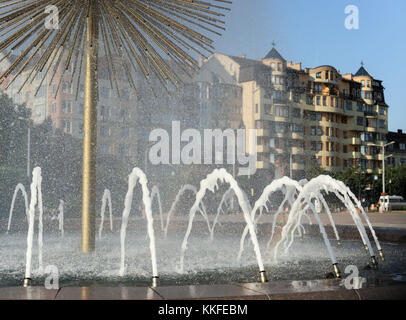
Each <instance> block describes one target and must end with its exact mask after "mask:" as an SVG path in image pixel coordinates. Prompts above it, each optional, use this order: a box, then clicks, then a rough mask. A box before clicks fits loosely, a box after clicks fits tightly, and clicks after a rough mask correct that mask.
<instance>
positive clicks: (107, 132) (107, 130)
mask: <svg viewBox="0 0 406 320" xmlns="http://www.w3.org/2000/svg"><path fill="white" fill-rule="evenodd" d="M100 135H101V136H102V137H109V136H110V128H109V127H108V126H101V127H100Z"/></svg>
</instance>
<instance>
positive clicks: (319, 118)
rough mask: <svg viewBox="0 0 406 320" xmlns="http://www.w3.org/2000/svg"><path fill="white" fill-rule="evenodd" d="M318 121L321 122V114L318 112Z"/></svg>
mask: <svg viewBox="0 0 406 320" xmlns="http://www.w3.org/2000/svg"><path fill="white" fill-rule="evenodd" d="M317 120H318V121H321V112H317Z"/></svg>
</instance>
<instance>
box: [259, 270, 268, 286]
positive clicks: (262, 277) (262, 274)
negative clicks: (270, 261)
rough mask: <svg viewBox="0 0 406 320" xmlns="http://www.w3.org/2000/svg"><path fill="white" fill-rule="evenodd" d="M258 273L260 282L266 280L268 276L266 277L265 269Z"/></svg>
mask: <svg viewBox="0 0 406 320" xmlns="http://www.w3.org/2000/svg"><path fill="white" fill-rule="evenodd" d="M259 274H260V277H261V282H262V283H266V282H268V278H267V277H266V271H265V270H263V271H261V272H260V273H259Z"/></svg>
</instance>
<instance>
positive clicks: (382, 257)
mask: <svg viewBox="0 0 406 320" xmlns="http://www.w3.org/2000/svg"><path fill="white" fill-rule="evenodd" d="M378 252H379V256H380V257H381V260H382V261H385V256H384V255H383V251H382V249H381V250H378Z"/></svg>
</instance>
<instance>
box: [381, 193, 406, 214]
mask: <svg viewBox="0 0 406 320" xmlns="http://www.w3.org/2000/svg"><path fill="white" fill-rule="evenodd" d="M396 207H406V202H405V199H403V197H401V196H389V195H386V196H381V197H380V198H379V211H381V212H382V211H390V210H392V208H396Z"/></svg>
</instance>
